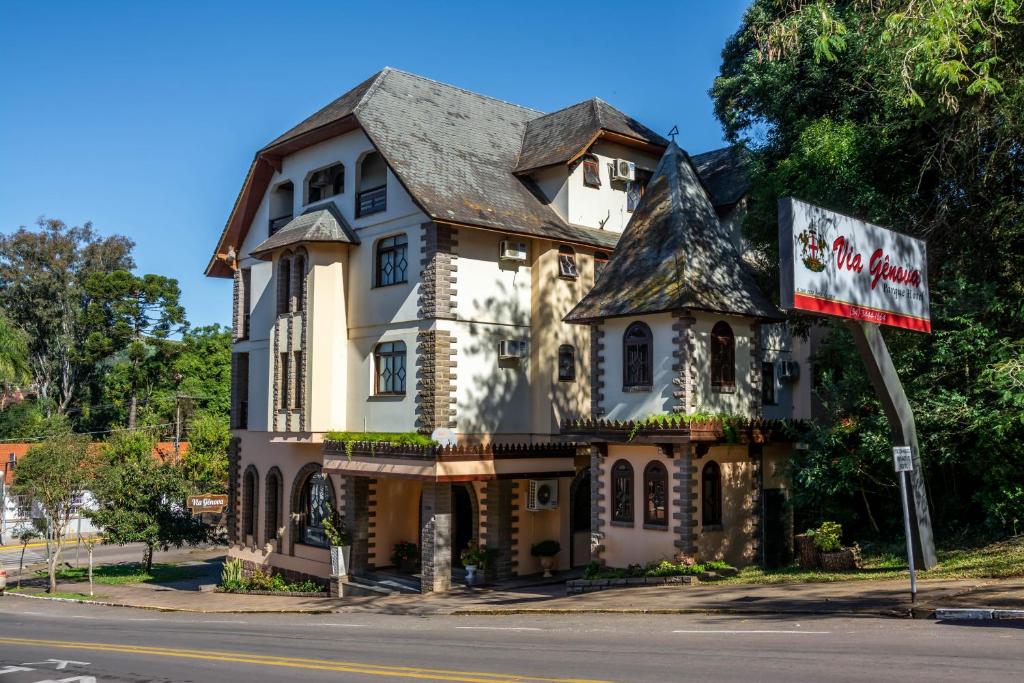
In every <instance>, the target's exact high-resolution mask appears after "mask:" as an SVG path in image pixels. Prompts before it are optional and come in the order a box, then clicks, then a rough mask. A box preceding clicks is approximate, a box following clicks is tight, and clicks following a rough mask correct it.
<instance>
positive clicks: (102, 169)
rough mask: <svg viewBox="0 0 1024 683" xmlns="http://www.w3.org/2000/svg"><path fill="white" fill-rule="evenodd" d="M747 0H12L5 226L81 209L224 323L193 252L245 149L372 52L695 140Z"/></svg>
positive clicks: (1, 102) (194, 315)
mask: <svg viewBox="0 0 1024 683" xmlns="http://www.w3.org/2000/svg"><path fill="white" fill-rule="evenodd" d="M747 4H748V3H747V2H745V1H743V0H715V1H714V2H709V1H705V2H690V1H676V2H665V3H662V2H648V3H636V2H614V3H606V2H597V1H591V2H551V1H550V0H549V1H548V2H543V3H536V4H533V3H528V2H515V3H512V2H504V3H488V2H480V1H478V2H462V1H458V2H456V1H452V2H447V3H404V2H397V1H394V0H393V1H391V2H371V3H358V4H356V3H350V2H324V1H323V0H321V1H320V2H315V3H299V2H282V1H281V0H277V1H276V2H262V1H259V0H250V1H249V2H237V3H236V2H214V1H207V2H173V3H156V2H138V1H136V2H103V1H102V0H92V1H90V2H87V3H85V2H66V3H65V2H57V1H54V0H51V1H49V2H35V1H32V2H5V3H4V5H3V8H2V10H0V13H2V14H0V16H2V20H0V68H2V73H3V74H4V77H3V80H2V83H0V231H3V232H10V231H12V230H15V229H17V228H18V227H19V226H21V225H32V224H33V223H34V222H35V220H36V218H37V217H38V216H41V215H47V216H50V217H54V218H60V219H62V220H64V221H65V222H67V223H69V224H80V223H83V222H85V221H90V220H91V221H92V222H93V224H94V225H95V227H96V228H97V229H98V230H100V231H101V232H102V233H104V234H109V233H113V232H117V233H120V234H124V235H127V236H129V237H131V238H132V239H133V240H135V242H136V248H135V260H136V262H137V264H138V267H139V271H140V272H152V273H160V274H162V275H168V276H171V277H175V278H177V279H178V281H179V282H180V283H181V288H182V295H183V303H184V304H185V307H186V310H187V311H188V315H189V319H190V321H191V322H192V323H193V324H194V325H203V324H210V323H213V322H220V323H223V324H227V323H228V322H229V321H230V303H231V302H230V282H229V281H228V280H220V279H210V278H206V277H204V276H203V269H204V267H205V266H206V263H207V260H208V259H209V256H210V253H211V251H212V250H213V247H214V246H215V242H216V239H217V236H218V235H219V233H220V231H221V229H222V228H223V227H224V223H225V220H226V219H227V216H228V213H229V211H230V210H231V206H232V204H233V202H234V200H235V196H236V195H237V193H238V189H239V187H240V185H241V183H242V180H243V178H244V176H245V172H246V169H247V168H248V165H249V162H250V161H251V160H252V156H253V154H254V153H255V151H256V150H257V149H258V148H260V147H261V146H263V145H264V144H265V143H267V142H268V141H269V140H271V139H273V138H274V137H276V136H277V135H278V134H279V133H281V132H283V131H284V130H286V129H287V128H289V127H291V126H292V125H294V124H295V123H298V122H299V121H300V120H302V119H303V118H305V117H306V116H308V115H309V114H311V113H312V112H314V111H315V110H317V109H319V108H320V107H321V106H323V105H324V104H326V103H327V102H329V101H330V100H332V99H334V98H335V97H337V96H339V95H341V94H342V93H343V92H345V91H346V90H347V89H349V88H350V87H352V86H353V85H355V84H357V83H359V82H360V81H362V80H363V79H365V78H366V77H367V76H369V75H371V74H373V73H375V72H376V71H378V70H379V69H380V68H381V67H384V66H393V67H396V68H400V69H404V70H406V71H411V72H414V73H417V74H420V75H423V76H426V77H429V78H433V79H435V80H439V81H443V82H446V83H452V84H454V85H458V86H460V87H464V88H468V89H470V90H475V91H478V92H481V93H483V94H486V95H490V96H492V97H498V98H501V99H504V100H509V101H512V102H516V103H519V104H523V105H527V106H531V107H535V108H537V109H541V110H544V111H552V110H555V109H560V108H562V107H564V106H566V105H569V104H572V103H574V102H577V101H579V100H583V99H586V98H589V97H594V96H597V97H601V98H603V99H605V100H607V101H608V102H610V103H612V104H613V105H615V106H617V107H619V108H620V109H622V110H624V111H625V112H627V113H629V114H630V115H632V116H634V117H636V118H637V119H639V120H641V121H643V122H644V123H646V124H647V125H649V126H650V127H652V128H654V129H655V130H657V131H659V132H662V133H665V132H667V131H668V130H669V129H670V128H671V127H672V126H673V125H678V126H679V130H680V136H679V138H677V139H678V141H679V143H680V144H681V145H682V146H683V147H684V148H686V149H687V150H689V151H690V152H693V153H697V152H702V151H705V150H708V149H713V148H715V147H717V146H720V144H721V142H722V136H721V129H720V127H719V125H718V122H717V121H716V120H715V118H714V116H713V112H712V105H711V100H710V98H709V97H708V95H707V91H708V88H709V87H710V86H711V82H712V80H713V78H714V77H715V75H716V73H717V71H718V66H719V56H720V52H721V49H722V45H723V44H724V42H725V40H726V38H727V37H728V36H729V35H730V34H731V33H733V32H734V31H735V30H736V28H737V27H738V26H739V21H740V18H741V16H742V13H743V10H744V8H745V6H746V5H747Z"/></svg>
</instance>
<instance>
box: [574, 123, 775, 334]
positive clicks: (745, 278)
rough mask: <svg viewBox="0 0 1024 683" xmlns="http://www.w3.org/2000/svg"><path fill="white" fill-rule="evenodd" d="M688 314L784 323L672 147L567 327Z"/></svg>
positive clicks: (682, 155)
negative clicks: (695, 312) (679, 312)
mask: <svg viewBox="0 0 1024 683" xmlns="http://www.w3.org/2000/svg"><path fill="white" fill-rule="evenodd" d="M687 309H689V310H701V311H713V312H719V313H731V314H735V315H744V316H751V317H757V318H768V319H773V320H781V319H783V316H782V314H781V313H780V312H779V309H778V308H776V307H775V306H774V305H773V304H772V303H771V301H770V300H769V299H768V297H767V296H765V294H764V292H762V291H761V289H760V288H759V287H758V286H757V284H756V283H755V282H754V278H753V276H752V274H751V273H750V272H749V271H748V270H747V268H746V266H745V265H744V264H743V262H742V260H741V259H740V255H739V253H738V252H737V251H736V247H735V245H734V244H733V242H732V240H731V239H730V237H729V234H728V232H727V231H726V230H725V228H723V227H722V225H721V224H720V223H719V221H718V216H717V215H716V214H715V210H714V207H712V205H711V202H710V201H709V200H708V196H707V194H706V193H705V191H704V188H703V187H702V186H701V183H700V180H699V179H698V178H697V173H696V171H695V170H694V168H693V165H692V164H691V162H690V159H689V157H688V156H687V155H686V153H685V152H684V151H683V150H681V149H679V147H678V146H677V145H676V143H675V142H672V143H670V144H669V146H668V149H667V150H666V151H665V154H664V156H662V158H661V161H660V162H659V163H658V168H657V169H656V170H655V171H654V176H653V177H652V178H651V181H650V182H649V183H648V184H647V190H646V193H645V194H644V196H643V198H642V199H641V200H640V203H639V205H638V206H637V208H636V211H635V212H634V213H633V217H632V218H631V219H630V221H629V224H628V225H627V226H626V229H625V231H624V232H623V233H622V238H621V240H620V241H619V246H618V248H617V249H616V250H615V251H614V252H613V253H612V256H611V259H610V260H609V262H608V265H607V266H605V269H604V271H603V272H602V273H601V276H600V277H599V278H598V280H597V282H596V283H595V284H594V288H593V289H591V290H590V292H589V293H588V294H587V295H586V296H585V297H583V300H582V301H580V303H579V304H577V305H576V307H575V308H573V310H572V311H570V312H569V314H568V315H567V316H566V317H565V320H566V321H568V322H576V323H583V322H592V321H597V320H602V319H605V318H614V317H619V316H626V315H642V314H650V313H662V312H666V311H675V310H687Z"/></svg>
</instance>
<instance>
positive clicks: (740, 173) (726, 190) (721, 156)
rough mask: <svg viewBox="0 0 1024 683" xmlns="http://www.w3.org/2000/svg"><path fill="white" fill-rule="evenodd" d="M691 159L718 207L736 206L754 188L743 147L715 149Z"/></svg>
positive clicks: (712, 201)
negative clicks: (751, 185)
mask: <svg viewBox="0 0 1024 683" xmlns="http://www.w3.org/2000/svg"><path fill="white" fill-rule="evenodd" d="M691 160H692V161H693V165H694V167H695V168H696V169H697V174H698V175H699V176H700V179H701V181H702V182H703V183H704V187H705V188H706V189H707V191H708V194H710V195H711V203H712V204H714V205H715V208H716V209H720V208H726V207H730V206H732V205H733V204H735V203H736V202H738V201H739V200H740V199H741V198H742V197H743V195H745V194H746V193H747V190H749V189H750V177H749V175H748V174H747V166H746V164H747V151H746V150H745V149H743V148H742V147H722V148H721V149H714V150H711V151H710V152H704V153H703V154H697V155H696V156H693V157H691Z"/></svg>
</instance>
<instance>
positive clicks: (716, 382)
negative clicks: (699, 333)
mask: <svg viewBox="0 0 1024 683" xmlns="http://www.w3.org/2000/svg"><path fill="white" fill-rule="evenodd" d="M709 340H710V343H711V353H710V354H709V356H710V361H711V372H710V373H709V375H710V380H711V391H713V392H714V393H716V394H733V393H736V335H735V334H733V331H732V326H731V325H729V323H727V322H726V321H724V320H719V321H718V322H716V323H715V325H714V327H712V328H711V334H710V335H709Z"/></svg>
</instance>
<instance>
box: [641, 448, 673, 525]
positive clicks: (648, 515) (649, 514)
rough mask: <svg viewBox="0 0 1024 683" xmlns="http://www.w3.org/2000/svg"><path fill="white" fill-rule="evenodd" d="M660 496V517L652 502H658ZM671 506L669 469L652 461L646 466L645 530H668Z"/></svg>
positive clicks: (660, 463) (656, 461)
mask: <svg viewBox="0 0 1024 683" xmlns="http://www.w3.org/2000/svg"><path fill="white" fill-rule="evenodd" d="M658 495H660V496H661V506H660V507H661V514H660V515H657V514H656V510H657V506H656V505H655V506H654V507H653V508H652V501H656V500H657V499H656V496H658ZM669 505H670V497H669V494H668V468H667V467H665V464H664V463H662V462H660V461H658V460H651V461H650V462H649V463H647V465H645V466H644V528H645V529H657V530H667V529H668V517H669V514H668V509H669Z"/></svg>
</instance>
